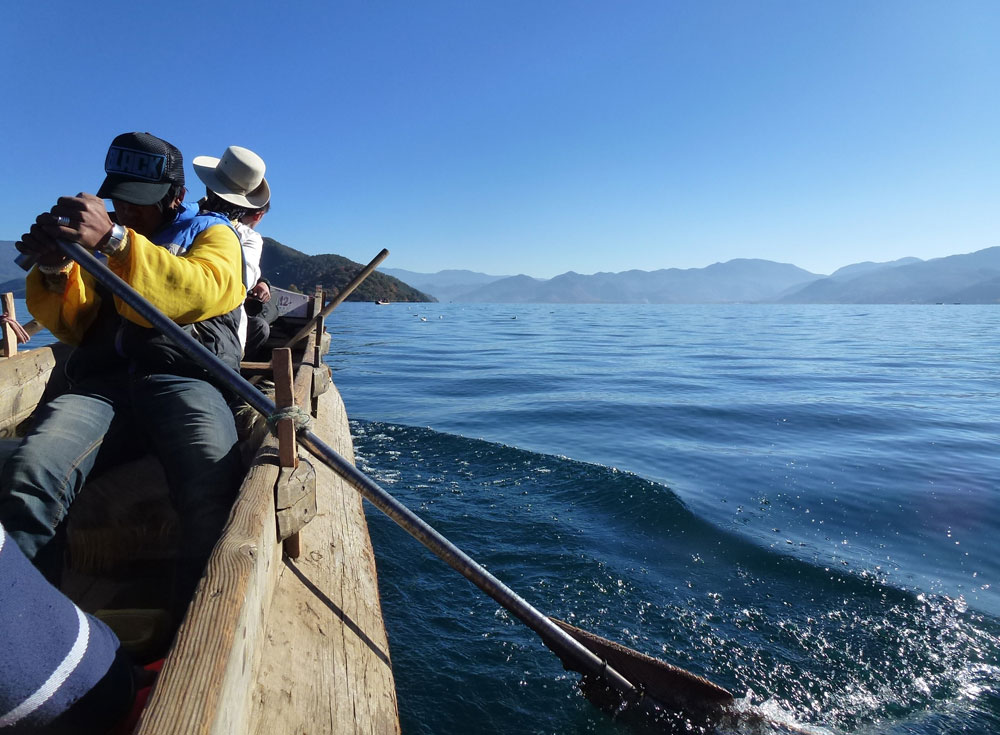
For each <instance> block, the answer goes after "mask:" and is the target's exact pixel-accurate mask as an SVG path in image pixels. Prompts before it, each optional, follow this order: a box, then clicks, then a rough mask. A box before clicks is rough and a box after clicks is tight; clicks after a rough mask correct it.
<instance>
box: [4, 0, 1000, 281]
mask: <svg viewBox="0 0 1000 735" xmlns="http://www.w3.org/2000/svg"><path fill="white" fill-rule="evenodd" d="M0 38H2V41H0V62H2V64H3V69H4V70H5V72H4V74H3V75H2V77H0V95H2V97H0V98H2V99H3V100H4V109H3V114H2V116H0V135H2V138H0V139H2V143H0V170H2V171H3V174H4V175H3V176H2V180H0V194H2V198H3V201H4V206H3V208H2V210H0V239H17V238H18V237H19V236H20V233H22V232H24V230H25V229H26V228H27V226H28V225H29V224H30V223H31V221H32V220H33V219H34V216H35V215H36V214H37V213H38V212H40V211H43V210H45V209H48V207H49V206H51V204H53V203H54V201H55V199H56V197H58V196H60V195H63V194H73V193H76V192H77V191H80V190H84V191H91V192H93V191H95V190H96V188H97V186H98V185H99V184H100V181H101V178H102V166H103V161H104V154H105V151H106V148H107V146H108V144H109V143H110V141H111V139H112V138H113V137H114V136H115V135H116V134H117V133H119V132H124V131H128V130H148V131H149V132H152V133H154V134H157V135H159V136H161V137H163V138H166V139H167V140H170V141H171V142H173V143H174V144H176V145H177V146H178V147H179V148H180V149H181V150H182V151H183V153H184V155H185V159H186V161H187V162H188V166H187V169H188V179H189V181H188V183H189V188H190V190H191V192H190V194H189V198H191V199H195V198H197V197H198V196H199V195H200V194H201V193H202V188H201V186H200V182H197V179H196V178H195V177H194V173H193V170H192V169H191V167H190V160H191V159H192V158H194V156H196V155H215V156H218V155H221V153H222V151H223V150H224V149H225V147H226V146H227V145H230V144H237V145H243V146H246V147H249V148H252V149H253V150H255V151H257V152H258V153H260V154H261V155H262V156H263V157H264V159H265V160H266V161H267V164H268V174H267V176H268V181H269V183H270V184H271V189H272V197H273V207H274V209H273V211H272V213H271V214H269V215H268V216H267V217H266V218H265V219H264V221H263V224H262V226H261V231H262V233H263V234H265V235H269V236H271V237H274V238H275V239H277V240H279V241H281V242H283V243H285V244H286V245H290V246H292V247H295V248H297V249H299V250H303V251H305V252H309V253H323V252H333V253H339V254H341V255H345V256H347V257H349V258H351V259H353V260H356V261H358V262H362V263H365V262H367V261H368V260H370V259H371V258H372V257H373V256H374V255H375V254H376V253H377V252H378V251H379V250H380V249H381V248H383V247H386V248H389V250H390V251H391V253H392V255H391V257H390V258H389V260H388V261H386V262H385V266H386V267H396V268H406V269H409V270H415V271H421V272H434V271H438V270H442V269H446V268H468V269H471V270H477V271H483V272H487V273H492V274H497V275H507V274H515V273H526V274H529V275H534V276H539V277H551V276H554V275H557V274H559V273H563V272H565V271H569V270H573V271H576V272H578V273H595V272H598V271H615V272H617V271H622V270H628V269H633V268H637V269H642V270H655V269H658V268H669V267H679V268H691V267H702V266H706V265H710V264H711V263H714V262H718V261H726V260H729V259H732V258H741V257H742V258H749V257H757V258H766V259H769V260H776V261H780V262H789V263H794V264H796V265H798V266H801V267H803V268H806V269H807V270H810V271H812V272H814V273H829V272H831V271H833V270H835V269H836V268H838V267H840V266H843V265H847V264H850V263H854V262H858V261H863V260H876V261H883V260H892V259H895V258H900V257H904V256H916V257H920V258H925V259H926V258H933V257H939V256H943V255H951V254H955V253H964V252H971V251H974V250H979V249H981V248H985V247H991V246H994V245H1000V3H997V2H992V1H990V2H973V1H964V0H963V1H960V2H954V3H944V2H934V3H930V2H919V1H910V0H907V1H905V2H904V1H898V2H884V1H883V2H879V1H875V0H872V1H865V2H854V1H850V0H836V1H834V0H829V1H828V2H810V1H808V0H787V1H781V2H778V1H774V2H766V1H761V2H752V1H750V0H739V1H734V2H714V1H712V0H698V1H697V2H696V1H695V0H689V1H685V2H670V1H668V0H656V1H651V0H641V1H637V2H628V1H627V0H617V1H614V2H612V1H611V0H607V1H598V0H590V1H587V0H577V1H573V2H570V1H568V0H552V1H546V0H531V1H521V0H495V1H493V2H486V1H485V0H482V1H480V0H455V1H454V2H441V1H437V0H427V1H423V0H412V1H409V2H398V1H397V2H388V1H384V0H374V1H369V2H323V3H320V2H296V1H295V0H290V1H289V2H284V3H270V2H268V3H263V2H261V3H251V2H242V3H235V2H205V3H189V2H184V1H180V2H173V3H167V4H164V3H136V2H120V1H119V0H106V1H104V2H101V3H80V2H76V1H75V2H64V1H62V0H57V1H55V2H33V3H20V2H18V3H9V4H8V5H7V6H6V7H5V8H4V22H3V24H2V37H0Z"/></svg>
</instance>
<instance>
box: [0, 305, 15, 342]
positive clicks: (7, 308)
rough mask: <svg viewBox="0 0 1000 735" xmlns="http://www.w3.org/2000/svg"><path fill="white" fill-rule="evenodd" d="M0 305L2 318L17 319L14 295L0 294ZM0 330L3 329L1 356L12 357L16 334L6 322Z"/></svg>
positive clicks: (0, 326)
mask: <svg viewBox="0 0 1000 735" xmlns="http://www.w3.org/2000/svg"><path fill="white" fill-rule="evenodd" d="M0 305H2V309H3V313H4V316H9V317H10V318H11V319H14V320H16V319H17V312H15V311H14V294H12V293H9V292H8V293H4V294H0ZM0 328H2V329H3V355H4V357H13V356H14V355H16V354H17V333H16V332H15V331H14V327H13V326H12V325H11V324H9V323H8V322H3V323H2V324H0Z"/></svg>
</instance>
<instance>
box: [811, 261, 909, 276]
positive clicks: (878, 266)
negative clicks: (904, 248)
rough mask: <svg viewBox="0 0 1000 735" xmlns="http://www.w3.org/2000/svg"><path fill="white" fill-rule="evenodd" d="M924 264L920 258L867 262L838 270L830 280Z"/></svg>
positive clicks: (832, 274)
mask: <svg viewBox="0 0 1000 735" xmlns="http://www.w3.org/2000/svg"><path fill="white" fill-rule="evenodd" d="M922 262H923V261H922V260H920V258H900V259H899V260H892V261H889V262H886V263H873V262H871V261H870V260H866V261H865V262H864V263H854V264H853V265H845V266H844V267H843V268H838V269H837V270H835V271H834V272H833V273H831V274H830V278H839V279H841V280H844V279H847V278H856V277H858V276H860V275H864V274H865V273H871V272H873V271H877V270H882V269H883V268H895V267H897V266H900V265H910V264H912V263H922Z"/></svg>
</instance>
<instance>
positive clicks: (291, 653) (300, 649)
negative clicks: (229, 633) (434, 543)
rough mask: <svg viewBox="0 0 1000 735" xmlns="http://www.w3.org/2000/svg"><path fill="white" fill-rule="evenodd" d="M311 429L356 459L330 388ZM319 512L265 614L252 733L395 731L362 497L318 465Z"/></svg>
mask: <svg viewBox="0 0 1000 735" xmlns="http://www.w3.org/2000/svg"><path fill="white" fill-rule="evenodd" d="M314 431H315V432H316V433H317V434H318V435H319V436H321V437H323V438H324V440H326V441H327V443H329V444H330V445H331V446H332V447H333V448H334V449H336V450H337V451H338V452H340V453H341V454H343V455H344V456H345V457H348V458H350V459H352V460H353V456H354V451H353V446H352V444H351V438H350V433H349V428H348V425H347V415H346V412H345V411H344V404H343V402H342V401H341V399H340V394H339V393H338V392H337V391H336V389H335V388H331V389H330V390H328V391H327V392H326V393H324V394H323V395H322V396H321V397H320V410H319V418H318V419H317V421H316V426H315V427H314ZM316 465H317V466H316V472H317V489H318V490H320V495H319V498H318V502H319V510H318V513H317V515H316V517H315V518H314V519H313V520H312V521H311V522H310V523H309V525H307V526H306V527H305V528H303V529H302V531H301V532H300V536H301V541H302V557H301V558H300V559H299V560H297V561H290V560H287V559H285V560H284V561H283V562H282V563H281V569H280V575H279V578H278V581H277V587H276V589H275V595H274V599H273V602H272V605H271V609H270V611H269V614H268V616H267V629H266V636H265V643H264V652H263V653H264V655H263V659H262V661H261V669H260V676H259V677H258V681H257V686H256V688H255V690H254V695H253V710H254V711H253V715H252V717H251V720H252V723H253V729H252V730H251V732H253V733H256V734H257V735H275V733H282V734H283V735H284V734H287V735H305V734H306V733H308V735H325V734H327V733H398V732H399V717H398V712H397V706H396V694H395V683H394V680H393V676H392V667H391V664H390V658H389V646H388V640H387V638H386V634H385V627H384V624H383V622H382V616H381V609H380V606H379V596H378V577H377V574H376V570H375V558H374V555H373V553H372V548H371V541H370V540H369V537H368V527H367V525H366V523H365V519H364V511H363V508H362V506H361V497H360V495H358V493H357V492H356V491H355V490H353V489H352V488H350V487H349V486H347V485H346V483H344V482H343V481H342V480H340V479H339V477H337V476H336V475H335V474H334V473H333V472H332V471H331V470H330V469H329V468H327V467H326V466H325V465H321V464H319V463H318V462H317V463H316Z"/></svg>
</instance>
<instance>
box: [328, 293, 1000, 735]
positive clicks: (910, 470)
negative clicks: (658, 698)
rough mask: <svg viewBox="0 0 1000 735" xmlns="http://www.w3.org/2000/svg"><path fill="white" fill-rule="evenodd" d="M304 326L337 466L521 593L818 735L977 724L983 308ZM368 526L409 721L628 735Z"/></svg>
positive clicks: (985, 652)
mask: <svg viewBox="0 0 1000 735" xmlns="http://www.w3.org/2000/svg"><path fill="white" fill-rule="evenodd" d="M328 328H329V330H330V332H331V333H332V336H333V343H332V347H331V354H330V356H329V358H328V359H329V362H330V364H331V366H332V367H333V369H334V380H335V382H336V383H337V385H338V387H339V388H340V390H341V393H342V394H343V396H344V400H345V403H346V405H347V409H348V413H349V414H350V415H351V416H352V418H353V422H352V426H353V430H354V433H355V442H356V450H357V454H358V457H359V465H360V466H361V467H362V468H363V469H365V470H366V471H368V472H369V473H371V474H372V475H373V476H374V477H375V478H376V479H377V480H379V481H380V482H381V483H382V484H383V485H384V486H385V487H386V488H387V489H388V490H389V491H390V492H392V493H393V494H395V495H396V496H397V497H398V498H399V499H401V500H402V501H403V502H405V503H407V504H408V505H410V506H411V507H412V508H414V509H415V510H416V511H417V512H418V513H420V514H421V516H422V517H424V518H425V520H427V521H428V522H430V523H431V524H432V525H434V526H435V527H436V528H438V530H440V531H441V532H442V533H444V534H445V535H446V536H447V537H448V538H450V539H451V540H452V541H453V542H455V543H456V544H458V545H459V546H460V547H461V548H463V549H464V550H465V551H467V552H468V553H469V554H471V555H472V556H473V557H474V558H476V559H477V560H478V561H479V562H481V563H482V564H484V565H485V566H486V567H488V568H489V569H490V570H491V571H492V572H493V573H494V574H496V575H497V576H498V577H500V578H501V579H502V580H504V581H505V582H507V583H508V584H509V585H510V586H511V587H513V588H514V589H515V590H516V591H517V592H519V593H520V594H522V595H523V596H525V597H526V598H527V599H528V600H529V601H530V602H532V603H533V604H534V605H536V606H537V607H538V608H540V609H541V610H542V611H544V612H546V613H548V614H553V615H557V616H559V617H563V618H565V619H569V620H571V621H575V622H576V623H577V624H579V625H581V626H583V627H586V628H588V629H590V630H592V631H594V632H596V633H599V634H601V635H604V636H606V637H609V638H613V639H616V640H619V641H620V642H622V643H625V644H626V645H629V646H630V647H632V648H635V649H638V650H641V651H643V652H646V653H650V654H653V655H657V656H659V657H661V658H664V659H666V660H668V661H670V662H672V663H675V664H677V665H680V666H683V667H685V668H687V669H689V670H691V671H694V672H696V673H699V674H703V675H705V676H708V677H709V678H710V679H712V680H713V681H715V682H717V683H719V684H721V685H723V686H726V687H727V688H729V689H731V690H732V691H733V692H734V693H736V694H737V695H738V696H740V697H744V698H745V699H746V701H747V702H748V703H750V704H752V705H755V706H759V707H763V708H764V709H765V710H766V711H768V712H769V713H770V714H771V715H772V716H773V717H774V718H775V719H776V720H778V721H779V722H786V723H787V722H798V723H800V724H801V725H805V726H807V727H809V728H811V729H812V730H814V731H817V732H825V731H829V732H838V733H841V732H843V733H952V732H973V733H986V732H997V731H1000V684H998V673H1000V596H998V593H997V584H998V579H997V577H998V572H1000V567H998V561H997V558H996V555H995V553H993V547H990V546H989V543H990V542H989V539H990V538H991V536H993V534H996V533H998V532H1000V513H998V509H1000V504H998V498H1000V487H998V481H997V476H998V472H997V470H998V469H1000V461H998V459H997V457H996V447H995V444H996V441H997V438H998V436H997V435H998V432H997V421H996V416H997V414H998V409H1000V381H998V379H997V376H996V374H995V373H996V356H997V353H998V347H1000V337H998V335H1000V309H997V308H991V307H977V306H958V305H948V306H926V307H925V306H860V307H859V306H806V307H803V306H736V305H734V306H660V305H655V306H654V305H648V306H646V305H644V306H631V305H630V306H624V305H601V306H591V305H587V306H565V305H524V306H522V305H517V306H513V305H483V306H480V305H461V304H449V305H427V304H422V305H405V304H394V305H390V306H375V305H373V304H345V305H343V306H341V307H340V308H338V310H337V311H336V312H335V313H334V315H333V316H332V317H331V318H330V319H329V321H328ZM369 516H370V526H371V533H372V538H373V543H374V545H375V550H376V556H377V558H378V563H379V575H380V587H381V591H382V597H383V599H382V603H383V612H384V614H385V618H386V624H387V628H388V631H389V637H390V645H391V654H392V659H393V666H394V671H395V674H396V682H397V687H398V691H399V701H400V714H401V718H402V722H403V730H404V732H405V733H439V734H444V733H454V734H456V735H457V734H458V733H467V732H498V733H522V732H523V733H574V732H595V733H613V732H624V730H623V729H622V727H621V726H620V725H619V724H617V723H615V722H612V721H611V720H610V719H609V718H608V717H607V716H605V715H603V714H602V713H600V712H599V711H598V710H596V709H594V708H593V707H592V706H591V705H590V704H589V703H588V702H587V701H586V700H584V699H583V698H582V697H581V696H580V695H579V694H578V693H577V692H576V689H575V682H576V679H577V677H576V676H575V675H573V674H567V673H566V672H564V671H563V670H562V669H561V667H560V665H559V663H558V661H557V659H556V658H555V657H554V656H553V655H552V654H551V653H549V652H548V650H547V649H545V648H544V647H543V646H542V645H541V644H540V643H539V642H538V641H537V639H536V638H535V637H534V634H532V633H530V632H529V631H527V630H526V629H524V628H523V627H522V626H521V625H520V624H518V623H516V621H513V620H512V619H511V618H510V616H509V615H507V614H506V613H505V612H502V611H500V610H499V609H498V606H497V605H496V604H495V603H494V602H493V601H492V600H490V599H489V598H486V597H485V596H483V594H482V593H480V592H479V591H478V590H476V589H475V588H473V587H472V586H471V585H469V584H468V583H467V582H466V581H465V580H463V579H462V578H461V577H459V576H458V575H457V574H455V573H454V572H453V571H451V570H450V569H449V568H448V567H446V566H445V565H444V564H443V563H441V562H439V561H438V560H437V559H436V558H434V557H433V556H431V555H430V554H429V553H428V552H425V551H424V550H423V548H422V547H420V546H419V545H418V544H417V543H416V542H415V541H413V540H412V539H410V538H409V536H407V535H406V534H405V533H404V532H402V531H401V530H399V529H398V528H396V526H395V525H394V524H392V523H391V522H390V521H388V520H387V519H385V518H383V517H381V516H380V514H379V513H378V511H375V510H374V509H370V513H369ZM766 731H770V730H768V729H765V732H766ZM774 731H776V732H777V731H779V730H774Z"/></svg>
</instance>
